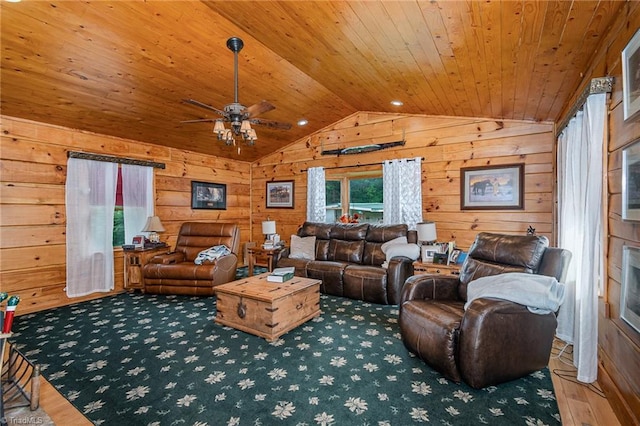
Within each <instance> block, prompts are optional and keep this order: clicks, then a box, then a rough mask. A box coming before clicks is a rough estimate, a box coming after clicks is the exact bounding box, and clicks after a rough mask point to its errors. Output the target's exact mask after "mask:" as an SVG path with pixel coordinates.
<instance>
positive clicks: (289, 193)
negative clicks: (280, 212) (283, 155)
mask: <svg viewBox="0 0 640 426" xmlns="http://www.w3.org/2000/svg"><path fill="white" fill-rule="evenodd" d="M293 189H294V187H293V181H292V180H287V181H284V180H283V181H272V182H267V187H266V197H267V198H266V200H267V202H266V204H267V208H272V209H275V208H280V209H292V208H293V194H294V192H293Z"/></svg>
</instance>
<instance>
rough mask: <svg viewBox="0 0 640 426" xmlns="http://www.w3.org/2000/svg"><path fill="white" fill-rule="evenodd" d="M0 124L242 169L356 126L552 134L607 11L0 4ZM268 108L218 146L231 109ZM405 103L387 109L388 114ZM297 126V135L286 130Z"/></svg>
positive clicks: (513, 4) (551, 4) (608, 5)
mask: <svg viewBox="0 0 640 426" xmlns="http://www.w3.org/2000/svg"><path fill="white" fill-rule="evenodd" d="M0 7H1V11H0V12H1V15H2V16H1V19H2V22H1V24H2V28H1V31H2V38H1V40H0V42H1V48H2V59H1V61H2V70H1V75H0V78H1V80H0V84H1V87H0V89H1V91H0V97H1V107H2V114H5V115H9V116H14V117H21V118H26V119H32V120H37V121H43V122H47V123H53V124H57V125H61V126H66V127H71V128H77V129H83V130H88V131H92V132H96V133H102V134H107V135H114V136H118V137H124V138H130V139H135V140H139V141H145V142H151V143H155V144H161V145H166V146H170V147H177V148H184V149H190V150H193V151H196V152H202V153H207V154H213V155H217V156H222V157H228V158H236V159H241V160H246V161H254V160H256V159H259V158H261V157H263V156H265V155H267V154H269V153H271V152H273V151H274V150H277V149H279V148H281V147H283V146H286V145H288V144H290V143H292V142H294V141H296V140H298V139H300V138H302V137H304V136H305V135H308V134H310V133H312V132H314V131H316V130H318V129H321V128H323V127H325V126H328V125H330V124H331V123H334V122H336V121H338V120H340V119H341V118H344V117H346V116H348V115H350V114H352V113H354V112H356V111H380V112H394V113H395V112H400V113H411V114H428V115H451V116H471V117H492V118H502V119H524V120H535V121H556V120H557V119H558V118H559V114H560V113H561V111H562V108H563V107H564V106H565V104H566V102H567V100H568V99H569V98H570V96H571V95H572V93H574V92H575V91H576V90H577V88H578V87H577V84H578V82H579V80H580V72H581V71H584V70H585V69H586V67H587V65H588V61H589V59H590V58H591V57H592V54H593V53H594V51H595V50H596V48H597V46H598V44H599V42H600V41H601V39H602V37H603V35H604V34H605V32H606V29H607V27H608V25H609V23H610V22H611V20H612V19H613V17H614V16H615V14H616V13H619V11H620V8H621V7H624V2H620V1H465V2H461V1H397V2H392V1H384V2H382V1H380V2H378V1H348V2H347V1H324V2H318V1H304V2H303V1H286V2H278V1H255V2H254V1H244V2H236V1H215V2H193V1H188V2H187V1H184V2H181V1H167V2H161V1H148V2H142V1H83V2H72V1H56V0H51V1H38V2H33V1H23V2H21V3H8V2H4V1H2V3H1V6H0ZM231 36H239V37H241V38H242V39H243V40H244V43H245V46H244V49H243V50H242V51H241V52H240V53H239V101H240V103H242V104H243V105H245V106H249V105H252V104H254V103H257V102H260V101H261V100H267V101H268V102H270V103H272V104H273V105H275V106H276V109H275V110H272V111H269V112H267V113H264V114H263V115H261V116H260V117H261V118H264V119H268V120H276V121H282V122H288V123H292V124H293V127H292V128H291V129H290V130H277V129H270V128H266V127H264V126H254V128H255V129H256V131H257V134H258V141H257V142H256V144H255V146H252V147H250V146H244V145H242V144H240V145H241V152H240V153H238V150H237V148H235V147H229V146H225V145H224V144H223V143H222V142H220V141H217V140H216V138H215V136H214V135H213V133H212V128H213V124H212V123H197V124H183V123H181V121H182V120H190V119H197V118H217V116H216V114H215V113H214V112H210V111H208V110H206V109H201V108H197V107H195V106H192V105H188V104H185V103H184V102H182V101H181V100H182V99H185V98H194V99H196V100H198V101H201V102H203V103H206V104H209V105H212V106H214V107H216V108H219V109H222V108H223V107H224V106H225V105H226V104H229V103H230V102H232V101H233V98H234V77H233V69H234V65H233V53H232V52H231V51H229V50H228V49H227V47H226V40H227V39H228V38H229V37H231ZM394 99H399V100H402V101H403V102H404V105H403V106H401V107H394V106H392V105H391V104H390V101H391V100H394ZM302 118H305V119H307V120H309V124H308V125H307V126H305V127H299V126H297V125H296V122H297V121H298V120H299V119H302Z"/></svg>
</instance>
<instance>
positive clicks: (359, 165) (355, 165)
mask: <svg viewBox="0 0 640 426" xmlns="http://www.w3.org/2000/svg"><path fill="white" fill-rule="evenodd" d="M420 159H421V160H422V161H424V157H420ZM407 161H415V158H409V159H408V160H407ZM380 164H383V163H366V164H353V165H351V166H334V167H325V168H324V169H325V170H333V169H350V168H353V167H366V166H378V165H380ZM307 170H309V169H302V170H300V171H301V172H306V171H307Z"/></svg>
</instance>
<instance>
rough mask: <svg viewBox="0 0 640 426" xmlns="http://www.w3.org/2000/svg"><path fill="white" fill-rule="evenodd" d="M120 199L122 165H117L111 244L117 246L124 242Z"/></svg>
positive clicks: (122, 211) (122, 210)
mask: <svg viewBox="0 0 640 426" xmlns="http://www.w3.org/2000/svg"><path fill="white" fill-rule="evenodd" d="M123 205H124V203H123V201H122V167H120V166H119V167H118V182H117V184H116V207H115V209H114V211H113V246H114V247H119V246H121V245H123V244H124V243H125V242H124V208H123Z"/></svg>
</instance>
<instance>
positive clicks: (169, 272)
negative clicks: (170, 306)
mask: <svg viewBox="0 0 640 426" xmlns="http://www.w3.org/2000/svg"><path fill="white" fill-rule="evenodd" d="M222 244H224V245H226V246H227V247H229V249H230V250H231V254H229V255H227V256H223V257H221V258H219V259H217V260H216V261H215V262H212V263H204V264H202V265H197V264H195V262H194V260H195V259H196V257H197V256H198V253H200V252H201V251H202V250H205V249H208V248H210V247H213V246H217V245H222ZM239 246H240V229H239V227H238V225H237V224H235V223H206V222H185V223H183V224H182V226H181V227H180V232H179V233H178V240H177V242H176V248H175V250H174V251H173V252H172V253H168V254H160V255H158V256H154V257H152V258H151V259H150V260H149V263H147V264H146V265H145V266H144V267H143V269H142V273H143V275H144V291H145V292H147V293H156V294H179V295H190V296H213V295H214V291H213V289H214V287H215V286H217V285H220V284H224V283H228V282H229V281H233V280H234V279H235V277H236V268H237V265H238V257H237V253H238V248H239Z"/></svg>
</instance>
